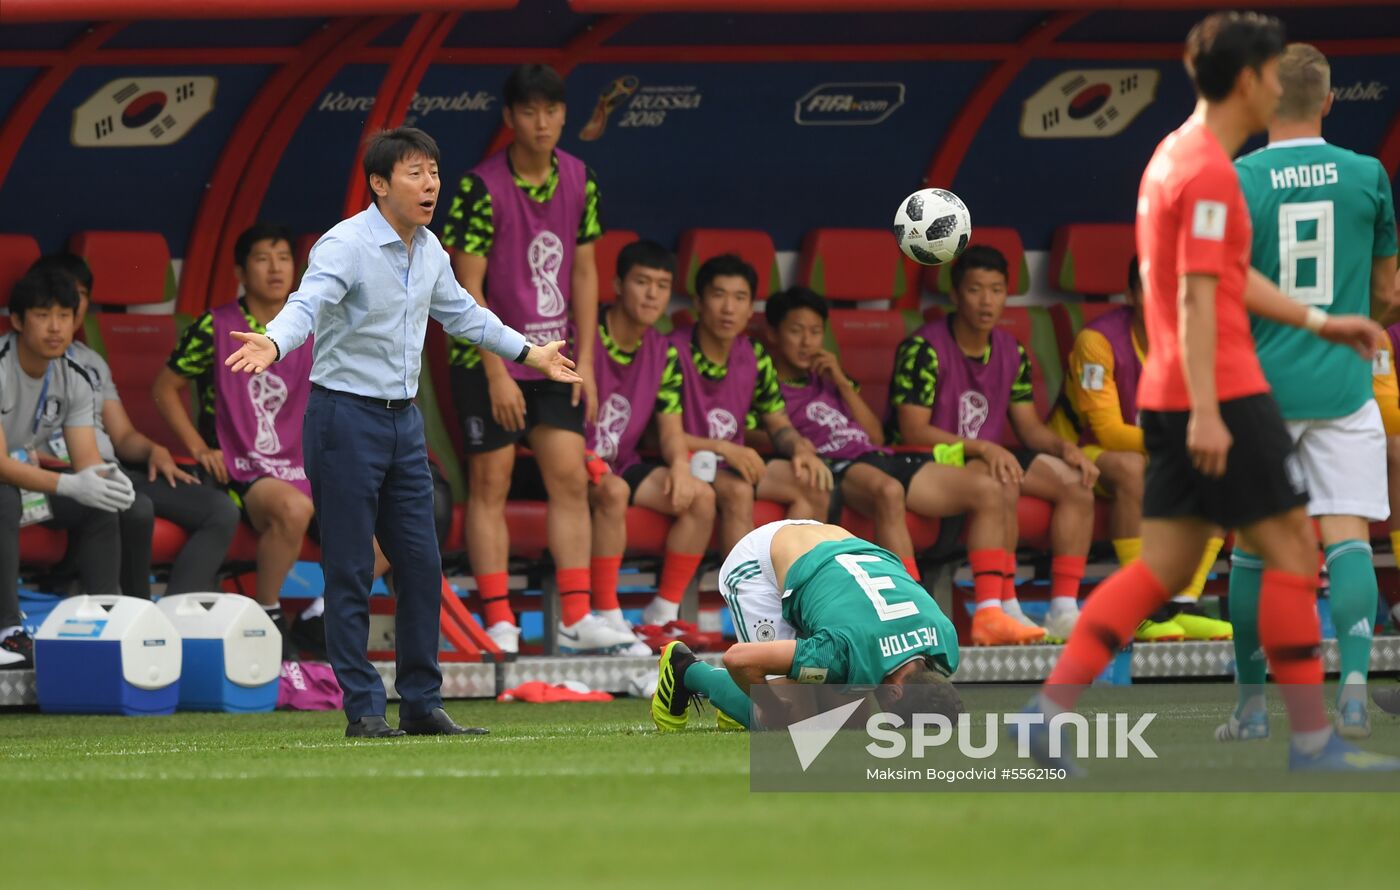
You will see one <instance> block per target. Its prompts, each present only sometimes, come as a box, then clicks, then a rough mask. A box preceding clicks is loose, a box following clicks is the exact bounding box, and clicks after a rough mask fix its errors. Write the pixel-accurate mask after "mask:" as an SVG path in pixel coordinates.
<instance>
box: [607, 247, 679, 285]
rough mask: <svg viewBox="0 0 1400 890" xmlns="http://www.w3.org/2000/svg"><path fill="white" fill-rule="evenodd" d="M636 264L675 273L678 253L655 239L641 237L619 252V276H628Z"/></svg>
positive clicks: (645, 267)
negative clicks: (649, 239) (674, 252)
mask: <svg viewBox="0 0 1400 890" xmlns="http://www.w3.org/2000/svg"><path fill="white" fill-rule="evenodd" d="M634 266H641V267H642V268H644V269H660V270H661V271H662V272H670V273H671V274H672V275H675V274H676V255H675V254H673V253H671V251H669V250H667V249H666V248H664V247H662V246H661V245H660V244H657V243H656V242H655V241H648V240H646V239H645V238H641V239H638V240H636V241H633V242H632V243H631V244H629V245H627V246H626V247H624V248H622V249H621V250H619V251H618V252H617V277H618V278H626V277H627V273H628V272H631V271H632V269H633V267H634Z"/></svg>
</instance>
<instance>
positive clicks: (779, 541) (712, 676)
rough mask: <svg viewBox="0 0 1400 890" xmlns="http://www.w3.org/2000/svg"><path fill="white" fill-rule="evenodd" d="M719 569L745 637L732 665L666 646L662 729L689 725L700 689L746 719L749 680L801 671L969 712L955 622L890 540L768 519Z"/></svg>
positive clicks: (747, 722)
mask: <svg viewBox="0 0 1400 890" xmlns="http://www.w3.org/2000/svg"><path fill="white" fill-rule="evenodd" d="M719 578H720V594H721V595H722V596H723V597H724V600H725V603H726V604H727V605H728V606H729V610H730V613H731V614H732V616H733V618H734V625H735V627H738V628H740V635H741V639H740V641H739V642H738V643H735V644H734V645H733V646H731V647H730V648H729V649H727V650H726V651H725V653H724V667H723V668H717V667H714V666H713V665H709V664H706V663H705V662H703V661H699V660H697V659H696V658H695V656H694V655H693V654H691V652H690V649H689V648H687V647H686V645H685V644H684V643H680V642H674V643H667V644H666V647H665V648H664V649H663V650H662V652H661V660H660V663H659V665H658V673H657V682H656V692H655V693H654V694H653V695H652V698H651V719H652V722H653V723H654V724H655V725H656V728H657V729H658V730H660V731H662V732H678V731H680V730H682V729H684V728H685V725H686V723H687V721H688V714H687V710H686V709H687V706H688V705H689V704H690V700H691V699H692V698H693V697H695V696H703V697H705V698H708V699H709V700H710V703H711V704H713V705H714V706H715V710H716V711H717V719H718V722H719V728H720V729H740V728H749V727H750V726H751V722H752V721H751V717H752V710H753V708H752V703H751V702H750V699H749V690H751V689H752V688H753V687H754V686H755V685H761V684H766V683H790V682H794V681H795V682H798V683H831V684H838V685H846V684H849V685H853V686H877V685H878V686H879V687H880V689H879V690H878V694H877V698H878V699H879V701H880V704H881V706H882V707H884V708H885V709H886V710H889V709H890V708H891V707H892V706H895V703H896V702H897V701H898V700H899V699H902V698H904V696H905V689H906V687H910V686H914V685H921V686H927V687H930V688H929V690H928V691H927V692H926V694H925V696H923V697H922V698H921V701H920V702H919V706H920V710H925V709H929V710H937V711H939V712H942V713H945V714H947V715H954V714H957V713H958V712H960V711H961V710H962V703H961V701H960V700H959V698H958V695H957V692H956V690H954V689H953V687H952V684H951V683H949V682H948V681H947V678H948V677H949V676H951V675H952V674H953V672H954V671H956V670H957V669H958V658H959V656H958V638H957V633H956V632H955V631H954V630H953V623H952V622H951V621H949V620H948V618H947V616H945V615H944V614H943V612H942V611H941V610H940V609H939V608H938V604H937V603H935V602H934V601H933V597H931V596H929V594H928V591H926V590H924V588H923V586H922V585H920V584H919V583H918V582H917V581H915V580H914V579H913V578H911V577H909V575H908V573H906V572H905V571H904V568H903V565H902V564H901V562H900V559H899V557H897V556H895V555H894V554H893V553H890V552H889V551H888V550H885V549H884V548H883V547H877V546H876V545H874V544H871V543H870V542H868V541H863V540H861V539H860V538H857V537H856V536H854V535H852V534H851V533H850V532H848V531H846V530H845V529H844V528H841V527H840V526H837V525H824V524H822V523H819V522H809V521H803V520H781V521H779V522H770V523H768V524H767V525H764V526H762V527H760V528H757V529H754V530H753V531H751V532H749V534H747V535H745V536H744V538H743V539H742V540H740V541H739V543H738V545H737V546H735V547H734V549H733V550H732V551H730V553H729V555H728V556H727V557H726V558H725V560H724V565H723V566H721V567H720V571H719ZM750 628H752V629H754V630H755V633H756V635H755V636H752V637H750V636H749V635H748V631H749V629H750Z"/></svg>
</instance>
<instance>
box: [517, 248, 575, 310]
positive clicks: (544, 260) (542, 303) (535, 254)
mask: <svg viewBox="0 0 1400 890" xmlns="http://www.w3.org/2000/svg"><path fill="white" fill-rule="evenodd" d="M525 256H526V258H527V260H528V261H529V263H530V282H531V283H532V284H534V286H535V310H536V311H537V312H539V314H540V315H541V316H543V317H544V318H554V317H555V316H559V315H563V314H564V309H565V308H566V307H565V305H564V292H563V291H561V290H560V289H559V270H560V268H561V267H563V265H564V242H563V241H561V240H559V236H558V235H556V234H554V233H553V232H551V231H549V230H548V229H545V230H543V231H541V232H540V233H539V234H538V235H536V236H535V237H534V239H533V240H532V241H531V242H530V246H529V247H527V248H525Z"/></svg>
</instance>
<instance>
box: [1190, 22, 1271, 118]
mask: <svg viewBox="0 0 1400 890" xmlns="http://www.w3.org/2000/svg"><path fill="white" fill-rule="evenodd" d="M1285 46H1287V40H1286V38H1285V37H1284V32H1283V23H1282V22H1280V21H1279V20H1278V19H1276V18H1274V17H1273V16H1271V15H1261V14H1260V13H1257V12H1217V13H1214V14H1213V15H1209V16H1206V17H1205V18H1204V19H1201V21H1199V22H1197V23H1196V26H1195V27H1194V28H1192V29H1191V33H1190V34H1188V35H1186V54H1185V57H1184V58H1183V60H1182V61H1183V62H1184V63H1185V65H1186V73H1187V75H1189V76H1190V78H1191V83H1192V84H1194V85H1195V87H1196V95H1198V96H1200V97H1201V98H1203V99H1205V100H1206V101H1207V102H1219V101H1221V100H1222V99H1224V98H1225V97H1226V96H1228V95H1230V92H1231V91H1232V90H1233V89H1234V88H1235V81H1236V80H1238V79H1239V76H1240V72H1241V71H1243V70H1244V69H1245V68H1253V69H1254V70H1255V71H1258V70H1259V69H1260V68H1261V67H1263V65H1264V63H1265V62H1267V61H1269V60H1270V59H1272V58H1274V57H1275V56H1281V55H1283V50H1284V48H1285Z"/></svg>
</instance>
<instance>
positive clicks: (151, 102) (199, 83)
mask: <svg viewBox="0 0 1400 890" xmlns="http://www.w3.org/2000/svg"><path fill="white" fill-rule="evenodd" d="M217 85H218V81H217V79H216V78H213V77H123V78H120V79H118V80H114V81H111V82H109V83H108V84H107V85H106V86H104V87H102V88H101V89H99V90H98V91H97V92H95V93H93V94H92V95H91V96H89V97H88V99H87V101H86V102H84V103H83V104H82V105H79V106H78V107H77V108H75V109H74V110H73V144H74V145H76V146H78V147H79V148H131V147H137V146H142V147H144V146H154V145H173V144H174V143H176V142H179V141H180V140H181V139H182V138H184V136H185V134H186V133H188V132H189V131H190V130H191V129H192V128H193V127H194V125H195V124H197V123H198V122H199V120H200V118H202V117H204V116H205V115H206V114H208V113H209V112H210V111H211V110H212V109H213V108H214V91H215V88H216V87H217Z"/></svg>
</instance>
